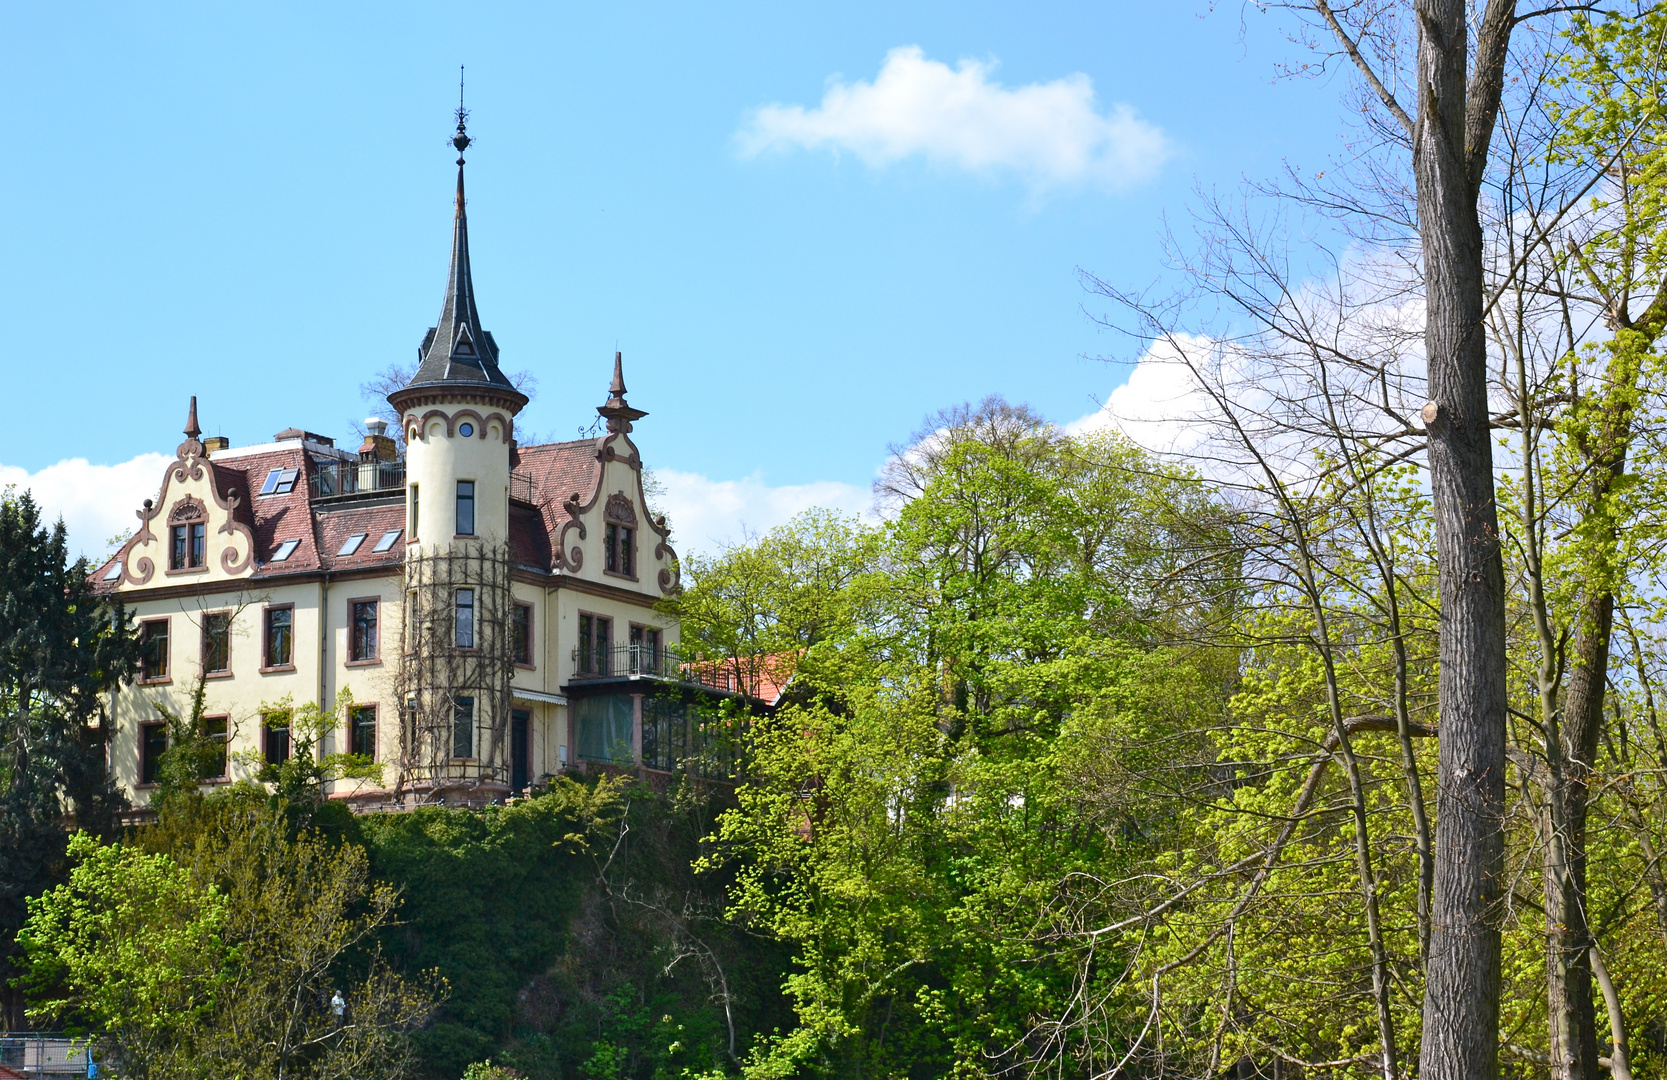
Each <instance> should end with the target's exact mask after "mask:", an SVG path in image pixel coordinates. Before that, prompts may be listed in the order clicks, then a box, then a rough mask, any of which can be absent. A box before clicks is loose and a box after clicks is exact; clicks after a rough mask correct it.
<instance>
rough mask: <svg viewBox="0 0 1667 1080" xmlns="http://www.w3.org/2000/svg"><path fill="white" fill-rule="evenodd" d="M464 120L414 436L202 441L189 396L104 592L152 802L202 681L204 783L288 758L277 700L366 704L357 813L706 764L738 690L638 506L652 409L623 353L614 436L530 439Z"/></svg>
mask: <svg viewBox="0 0 1667 1080" xmlns="http://www.w3.org/2000/svg"><path fill="white" fill-rule="evenodd" d="M463 121H464V114H463V113H462V111H461V110H459V119H458V126H457V135H456V137H455V138H454V139H453V145H454V146H456V148H457V150H458V158H457V207H456V216H455V219H454V224H453V235H452V253H451V268H450V272H449V274H448V277H447V279H446V291H445V301H444V304H443V305H442V307H441V311H440V318H439V322H438V324H437V325H436V326H434V327H432V328H430V329H429V331H428V333H427V335H426V336H424V338H423V340H422V345H421V346H420V347H419V349H418V366H417V369H416V373H415V375H413V376H412V378H411V380H410V382H408V383H407V384H406V385H405V386H403V387H402V388H400V389H398V390H396V391H395V392H393V393H392V394H390V395H389V396H388V402H389V404H390V405H391V406H392V407H393V410H394V415H397V416H398V417H399V429H398V431H397V432H396V433H395V434H394V435H391V434H390V433H389V432H388V430H387V425H386V424H385V423H380V422H367V428H368V430H369V433H368V434H367V435H366V436H365V438H364V441H363V443H362V444H361V445H360V446H358V447H357V448H356V449H351V450H349V449H345V448H339V447H337V446H336V445H335V443H334V441H333V440H332V439H330V438H327V437H325V436H322V435H317V434H314V433H312V432H310V431H305V430H301V429H298V428H291V429H289V430H286V431H280V432H278V433H277V435H275V436H274V437H273V441H272V442H270V443H265V444H262V445H257V446H231V445H229V444H228V441H227V440H226V439H223V438H208V439H204V438H201V431H200V429H199V426H198V422H197V401H196V398H192V399H191V406H190V413H189V417H188V420H187V422H186V426H185V441H184V442H182V443H180V444H179V447H178V450H177V452H176V457H175V460H174V461H173V462H172V463H170V464H169V465H168V467H167V469H166V470H165V472H164V473H163V475H162V478H161V486H160V489H159V491H158V493H157V495H156V497H155V498H154V499H147V500H145V503H144V507H143V509H141V510H139V511H138V515H137V516H138V519H139V527H138V530H137V531H136V532H135V533H134V534H133V535H132V536H131V537H130V538H128V539H127V541H126V542H125V543H124V544H123V545H122V546H121V548H120V550H119V551H118V552H117V553H116V554H115V555H114V556H113V557H112V558H111V559H110V560H109V561H107V562H106V563H105V564H104V565H103V566H101V567H100V568H99V569H98V570H97V571H95V573H94V575H93V577H94V581H95V582H96V583H97V586H98V588H99V589H100V590H101V591H102V592H104V593H105V594H107V595H110V596H112V597H113V598H115V597H119V598H120V600H121V601H122V602H123V603H124V604H125V606H126V609H127V611H128V612H129V614H130V616H131V617H132V619H133V623H134V625H136V627H137V630H138V634H139V638H140V647H141V655H142V661H141V664H140V669H139V672H138V674H137V675H136V677H135V678H134V680H133V681H132V682H131V683H128V684H124V685H123V686H121V687H120V688H119V689H117V690H116V691H114V692H113V693H112V696H111V702H110V719H111V726H112V733H111V736H110V764H111V769H112V771H113V773H114V775H115V776H116V778H117V780H118V781H119V782H120V784H121V786H122V787H123V788H124V789H125V790H126V791H127V793H128V794H129V795H130V797H131V798H132V799H133V801H134V803H135V805H137V806H143V805H145V803H146V802H147V800H148V797H149V790H150V788H151V786H152V784H153V782H154V780H155V778H156V776H157V767H158V762H159V760H160V758H161V756H162V754H163V753H164V752H165V751H166V749H167V740H168V727H167V724H166V723H165V721H164V717H163V716H162V714H161V712H160V711H159V708H158V707H159V706H160V707H161V708H162V709H166V710H168V711H171V712H173V713H175V714H176V715H180V716H188V715H190V712H191V708H192V697H193V694H194V692H195V690H196V687H197V686H198V684H199V680H200V681H201V682H202V683H203V685H204V686H205V701H206V708H205V709H204V721H203V723H204V725H205V728H206V731H207V733H208V734H209V735H210V737H211V738H213V739H216V740H219V741H221V742H222V743H223V752H222V753H221V754H220V755H219V762H218V764H217V765H215V764H213V763H211V765H210V767H209V768H208V770H207V772H208V773H209V774H210V775H208V776H206V777H205V781H206V782H208V783H214V782H223V781H230V780H235V779H239V778H242V777H245V776H250V775H253V773H254V772H256V771H258V769H259V767H260V765H261V764H262V763H263V762H281V761H283V760H285V759H286V758H287V757H288V756H289V755H290V754H291V753H292V752H294V750H295V749H296V748H295V746H294V745H293V743H292V739H291V731H290V730H289V727H288V723H287V721H286V720H285V717H286V716H287V715H288V714H287V713H285V712H284V711H283V710H282V709H274V708H273V707H274V706H276V705H279V703H282V702H285V701H287V702H289V703H290V705H291V706H292V707H293V706H301V705H303V704H304V703H310V702H316V703H317V704H318V706H319V707H320V708H321V709H322V710H324V711H325V712H326V713H331V712H332V711H333V710H334V709H335V706H336V702H337V700H338V697H339V695H342V693H343V692H344V691H345V692H346V693H347V694H350V695H351V700H352V704H351V705H350V706H347V707H346V708H345V709H343V710H342V711H341V713H340V714H338V715H336V727H335V729H334V731H333V733H332V734H331V735H330V736H329V737H328V738H327V739H326V741H325V744H324V745H323V746H321V747H319V748H318V750H319V752H326V753H328V752H351V753H355V754H361V755H364V756H366V757H368V758H371V759H373V760H374V761H375V762H376V763H377V764H378V765H380V766H382V769H381V772H382V779H381V781H380V782H375V781H363V780H351V781H341V782H338V783H337V784H336V785H335V787H336V789H337V790H335V791H333V792H332V793H331V794H332V795H333V796H335V797H340V798H347V799H350V800H352V801H353V802H354V803H355V804H357V805H360V806H362V807H365V808H374V807H378V806H382V807H396V806H411V805H418V804H421V803H424V802H437V801H438V802H461V803H474V804H478V803H483V802H490V801H496V800H498V799H501V798H503V797H505V796H507V795H509V794H512V793H515V792H519V791H522V790H524V789H526V788H528V787H529V786H532V785H536V784H537V783H539V782H540V781H541V780H543V779H545V778H547V777H549V776H552V775H554V774H558V773H560V772H562V771H564V770H566V769H571V768H583V767H592V766H596V765H608V766H619V767H627V768H637V769H664V770H670V769H672V768H674V767H675V766H676V764H677V762H678V761H679V760H680V759H681V757H682V756H683V755H685V754H687V753H690V752H691V750H692V747H691V733H690V731H691V726H692V724H691V721H690V720H689V719H688V716H687V707H688V703H689V702H690V700H691V699H692V698H698V697H700V696H702V695H705V696H708V697H709V696H710V695H712V694H714V693H724V692H725V690H726V688H725V687H721V686H719V687H714V686H713V685H712V684H714V683H715V682H716V681H718V680H715V679H713V678H711V677H710V676H711V675H712V674H713V669H712V668H711V667H710V666H708V667H707V668H705V669H704V676H700V677H697V676H696V675H693V674H691V672H694V671H696V670H697V669H696V668H695V667H692V666H689V665H683V664H682V663H681V662H680V661H679V660H678V658H677V655H676V648H677V643H678V628H677V623H676V620H675V618H674V617H672V616H669V615H668V614H666V613H665V612H664V611H662V610H661V608H660V601H662V600H663V599H664V598H665V597H667V596H668V595H670V594H672V593H673V592H675V590H676V589H677V588H678V571H677V562H676V556H675V554H674V553H673V551H672V549H671V546H670V543H669V540H670V534H669V532H668V529H667V526H666V522H665V518H664V517H659V516H655V515H653V514H652V513H651V511H650V510H649V508H648V505H647V502H646V499H645V497H644V491H643V479H642V469H643V463H642V457H641V455H640V454H639V453H638V450H637V447H636V445H635V444H634V443H633V442H632V440H631V431H632V425H633V424H634V423H636V422H637V421H638V420H640V419H641V418H642V417H643V416H645V415H646V414H645V413H644V412H643V411H642V410H640V409H637V408H633V407H632V406H631V405H629V404H628V403H627V402H626V397H625V395H626V389H625V381H624V376H623V371H622V364H621V358H620V356H619V354H617V353H616V354H615V356H614V368H613V383H612V385H611V386H610V387H609V393H608V397H607V399H606V401H605V402H604V403H603V404H602V405H601V406H600V407H599V408H598V409H597V412H598V413H599V414H600V415H601V417H602V420H603V421H604V425H605V427H604V430H602V432H601V434H600V435H599V436H598V437H596V438H593V439H580V440H577V441H573V442H559V443H549V444H545V445H538V446H521V445H519V444H518V443H517V441H516V438H515V418H516V415H517V413H519V412H520V410H521V408H522V407H523V406H525V405H526V404H527V400H528V399H527V397H526V396H525V395H523V394H522V393H520V392H519V391H518V390H516V388H515V387H514V385H513V384H512V383H511V382H510V380H509V379H507V378H506V377H505V376H504V374H503V372H502V370H501V369H500V368H499V364H498V345H497V342H495V341H494V340H493V338H492V335H491V333H490V332H488V331H486V330H484V329H483V328H482V326H481V321H480V314H479V312H478V310H477V309H476V306H475V291H474V283H473V281H472V279H471V276H470V269H469V232H468V220H467V216H466V214H465V208H464V196H463V151H464V150H465V149H466V148H467V146H468V145H469V142H470V140H469V137H468V135H467V134H466V133H465V128H464V122H463ZM396 436H397V437H396ZM402 446H403V450H402V449H401V447H402ZM702 682H704V683H706V684H707V685H706V686H705V687H701V686H700V685H699V684H700V683H702ZM727 689H728V690H730V691H731V692H733V690H734V687H729V688H727ZM736 696H741V697H745V696H746V695H739V694H737V695H736ZM216 772H217V773H218V775H213V774H215V773H216Z"/></svg>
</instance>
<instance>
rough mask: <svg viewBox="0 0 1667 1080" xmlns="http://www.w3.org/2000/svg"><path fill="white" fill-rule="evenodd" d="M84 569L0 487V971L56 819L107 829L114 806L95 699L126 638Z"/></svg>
mask: <svg viewBox="0 0 1667 1080" xmlns="http://www.w3.org/2000/svg"><path fill="white" fill-rule="evenodd" d="M88 570H89V567H88V566H87V564H86V562H85V560H81V559H77V560H74V561H72V560H70V558H69V555H68V547H67V542H66V539H65V533H64V526H63V523H62V522H59V523H58V524H57V525H55V526H53V527H52V528H51V529H47V528H45V527H43V526H42V524H41V520H40V511H39V509H38V508H37V507H36V506H35V502H34V500H33V498H32V497H31V496H30V495H29V494H28V493H27V492H24V493H23V494H21V495H19V494H16V493H14V492H13V491H12V490H11V489H10V488H8V489H6V490H5V491H4V492H3V493H0V971H3V970H4V965H5V964H7V963H8V962H9V958H10V956H11V955H12V952H13V947H12V937H13V935H14V934H15V933H16V931H17V930H18V928H19V927H20V926H22V924H23V920H24V918H25V916H26V909H25V900H26V898H27V897H30V896H36V895H39V894H40V893H42V892H44V891H46V889H47V888H48V887H50V886H51V885H53V884H54V883H56V882H58V881H61V880H63V876H64V874H65V872H66V871H67V866H66V864H65V861H64V852H65V847H66V845H67V843H68V839H69V828H68V827H67V826H66V823H67V822H74V823H76V824H77V825H78V826H79V827H80V828H82V829H85V830H87V831H89V832H92V833H94V834H95V835H98V836H105V837H108V836H112V835H114V833H115V830H116V828H117V823H118V817H119V814H120V813H121V811H122V810H123V809H124V808H125V807H126V802H125V800H124V799H123V798H122V796H121V794H120V792H119V791H118V790H117V789H116V788H115V786H114V785H113V784H112V782H111V780H110V778H109V776H108V775H107V773H106V770H105V765H104V760H105V745H106V742H107V735H108V733H107V729H106V726H105V725H106V722H107V720H106V717H105V715H104V710H103V706H102V704H101V702H102V701H103V700H105V698H104V695H105V694H107V693H108V692H109V690H110V689H111V688H112V687H114V686H115V685H116V684H117V683H118V682H119V681H120V680H121V679H123V678H125V677H126V676H128V675H129V674H130V673H131V671H132V669H133V663H134V657H135V649H136V645H135V641H134V635H133V633H132V632H131V630H130V629H129V628H128V626H127V624H126V618H125V616H124V614H123V612H122V609H121V605H120V603H119V602H118V603H116V604H114V605H108V604H106V603H104V602H103V601H102V600H100V599H99V598H98V596H96V595H95V593H94V591H93V586H92V584H91V583H90V582H89V581H88V580H87V574H88ZM6 981H7V980H6V979H5V978H4V977H0V984H3V983H5V982H6Z"/></svg>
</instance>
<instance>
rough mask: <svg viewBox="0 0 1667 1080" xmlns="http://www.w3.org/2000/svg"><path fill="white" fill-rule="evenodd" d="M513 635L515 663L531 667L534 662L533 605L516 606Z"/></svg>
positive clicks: (512, 626)
mask: <svg viewBox="0 0 1667 1080" xmlns="http://www.w3.org/2000/svg"><path fill="white" fill-rule="evenodd" d="M511 633H512V635H513V637H514V641H513V642H512V644H513V645H514V649H515V662H516V663H517V664H526V665H528V666H531V664H532V662H533V609H532V605H531V604H516V605H515V608H514V615H513V622H512V624H511Z"/></svg>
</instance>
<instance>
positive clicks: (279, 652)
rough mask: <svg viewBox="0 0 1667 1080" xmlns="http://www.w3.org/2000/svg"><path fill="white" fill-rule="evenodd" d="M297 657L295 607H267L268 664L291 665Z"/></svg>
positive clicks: (274, 665)
mask: <svg viewBox="0 0 1667 1080" xmlns="http://www.w3.org/2000/svg"><path fill="white" fill-rule="evenodd" d="M294 657H295V609H294V608H293V607H275V608H267V609H266V666H267V667H269V668H281V667H289V666H290V665H291V664H292V663H293V662H294Z"/></svg>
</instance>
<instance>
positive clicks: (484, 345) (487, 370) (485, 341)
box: [405, 157, 514, 390]
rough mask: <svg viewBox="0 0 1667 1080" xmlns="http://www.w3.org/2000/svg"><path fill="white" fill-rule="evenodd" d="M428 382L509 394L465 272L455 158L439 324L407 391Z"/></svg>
mask: <svg viewBox="0 0 1667 1080" xmlns="http://www.w3.org/2000/svg"><path fill="white" fill-rule="evenodd" d="M432 383H482V384H486V385H488V386H496V387H501V388H504V389H508V390H514V386H513V385H512V384H511V383H510V381H509V380H508V379H507V378H505V377H504V373H503V372H502V371H500V370H498V343H497V342H496V341H493V340H492V335H491V334H490V333H488V332H486V331H485V330H482V329H481V326H480V311H479V310H478V309H477V308H476V306H475V283H474V277H473V276H472V275H471V274H470V272H469V217H468V214H467V213H466V211H465V210H464V199H463V159H462V157H459V158H458V159H457V211H456V214H455V216H454V217H453V219H452V239H451V270H450V272H449V273H448V274H447V275H446V299H445V303H444V304H442V305H441V307H440V323H439V325H438V326H432V327H429V330H428V336H426V337H424V338H423V343H422V345H421V346H420V347H419V348H418V349H417V373H416V374H415V375H413V376H412V377H411V381H410V382H408V383H406V384H405V385H406V386H407V387H413V386H424V385H428V384H432Z"/></svg>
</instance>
